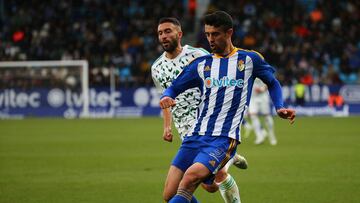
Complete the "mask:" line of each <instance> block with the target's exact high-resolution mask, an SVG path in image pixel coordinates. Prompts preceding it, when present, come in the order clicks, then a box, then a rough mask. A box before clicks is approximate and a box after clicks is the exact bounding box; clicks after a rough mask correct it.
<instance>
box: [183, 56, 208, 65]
mask: <svg viewBox="0 0 360 203" xmlns="http://www.w3.org/2000/svg"><path fill="white" fill-rule="evenodd" d="M212 57H213V56H212V55H211V54H207V55H204V56H199V57H197V58H196V59H194V60H192V61H190V63H189V66H190V65H197V64H199V63H201V62H203V61H205V60H207V59H210V58H212Z"/></svg>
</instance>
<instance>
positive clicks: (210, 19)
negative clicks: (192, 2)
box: [204, 11, 233, 31]
mask: <svg viewBox="0 0 360 203" xmlns="http://www.w3.org/2000/svg"><path fill="white" fill-rule="evenodd" d="M204 23H205V25H211V26H214V27H222V29H223V30H224V31H227V30H229V29H230V28H233V20H232V18H231V16H230V15H229V14H228V13H226V12H225V11H215V12H214V13H211V14H208V15H206V16H205V18H204Z"/></svg>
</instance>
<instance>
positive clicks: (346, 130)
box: [0, 117, 360, 203]
mask: <svg viewBox="0 0 360 203" xmlns="http://www.w3.org/2000/svg"><path fill="white" fill-rule="evenodd" d="M275 127H276V133H277V136H278V140H279V144H278V145H277V146H275V147H272V146H270V145H269V144H264V145H261V146H255V145H253V141H254V136H253V135H252V136H251V137H249V138H248V139H244V140H243V143H242V144H241V145H239V146H238V152H240V153H241V154H243V155H245V156H246V157H247V159H248V162H249V168H248V169H247V170H238V169H237V168H234V167H232V168H231V169H230V173H231V174H232V175H233V176H234V177H235V179H236V181H237V183H238V185H239V187H240V192H241V197H242V202H244V203H271V202H273V203H283V202H284V203H297V202H304V203H332V202H339V203H343V202H346V203H350V202H354V203H355V202H360V117H350V118H327V117H319V118H297V120H296V123H295V124H294V125H289V124H288V122H287V121H281V120H279V119H276V120H275ZM161 136H162V120H161V118H142V119H104V120H61V119H26V120H0V203H70V202H74V203H75V202H76V203H81V202H84V203H115V202H117V203H159V202H162V188H163V182H164V180H165V177H166V173H167V169H168V167H169V164H170V162H171V159H172V157H173V156H174V154H175V153H176V150H177V148H178V146H179V144H180V142H179V139H177V137H175V138H176V139H175V141H174V142H173V143H167V142H164V141H162V138H161ZM196 196H197V197H198V199H199V200H200V202H202V203H221V202H223V201H222V199H221V197H220V194H219V193H214V194H209V193H206V192H204V190H203V189H201V188H198V190H197V192H196Z"/></svg>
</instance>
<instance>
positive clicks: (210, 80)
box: [163, 48, 283, 141]
mask: <svg viewBox="0 0 360 203" xmlns="http://www.w3.org/2000/svg"><path fill="white" fill-rule="evenodd" d="M274 72H275V70H274V69H273V68H272V67H271V66H270V65H269V64H268V63H266V62H265V60H264V59H263V57H262V56H261V55H260V54H258V53H257V52H254V51H248V50H243V49H238V48H235V49H234V50H233V51H232V52H231V53H230V54H229V55H228V56H226V57H221V56H218V55H216V54H211V55H207V56H203V57H199V58H197V59H195V60H194V61H193V62H192V63H190V64H189V65H188V66H187V67H185V68H184V70H183V72H182V73H181V74H180V75H179V76H178V77H177V78H176V79H175V80H174V81H173V83H172V85H171V86H170V87H169V88H168V89H166V90H165V92H164V93H163V97H164V96H169V97H171V98H175V97H176V96H177V95H178V94H180V93H181V92H183V91H185V90H186V89H189V88H193V87H199V88H200V89H201V90H202V93H203V94H202V102H201V104H200V106H199V107H198V116H197V121H196V122H195V123H194V125H193V126H192V129H191V130H190V131H189V133H188V134H187V136H193V135H206V136H227V137H231V138H233V139H236V140H238V141H241V136H240V128H241V125H240V123H241V122H242V119H243V117H244V113H245V110H246V108H247V106H248V104H249V101H250V97H251V90H252V86H253V83H254V80H255V78H260V79H261V80H262V81H263V82H264V83H265V84H266V85H267V86H268V88H269V92H270V96H271V98H272V100H273V103H274V106H275V108H276V109H279V108H282V107H283V101H282V94H281V87H280V84H279V82H278V81H277V80H276V78H275V77H274V75H273V73H274Z"/></svg>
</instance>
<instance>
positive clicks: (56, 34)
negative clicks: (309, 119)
mask: <svg viewBox="0 0 360 203" xmlns="http://www.w3.org/2000/svg"><path fill="white" fill-rule="evenodd" d="M215 10H225V11H227V12H229V13H230V14H231V15H232V17H233V19H234V22H235V34H234V42H235V45H237V46H238V47H241V48H245V49H254V50H257V51H259V52H260V53H262V54H263V55H264V56H265V58H266V60H267V61H268V62H269V63H270V64H272V65H274V66H275V67H276V69H277V74H278V75H277V77H278V78H279V79H280V81H281V83H282V84H283V85H290V84H297V82H298V81H299V82H300V83H301V84H305V85H311V84H354V83H357V84H359V83H360V80H359V74H360V70H359V69H360V40H359V38H360V29H359V25H360V24H359V22H360V2H359V1H357V0H349V1H336V0H328V1H325V0H278V1H266V0H262V1H261V0H251V1H250V0H244V1H215V0H211V1H210V0H198V1H195V0H185V1H169V0H155V1H145V0H131V1H130V0H120V1H118V0H74V1H65V0H48V1H40V0H32V1H22V0H12V1H6V0H0V28H1V29H0V59H1V61H17V60H66V59H67V60H69V59H86V60H88V61H89V63H90V71H89V72H90V84H91V85H92V86H109V83H110V75H111V74H112V73H114V74H115V75H116V78H115V80H116V81H115V83H116V86H117V87H134V86H140V85H141V86H143V85H152V81H151V77H150V66H151V64H152V62H153V61H155V60H156V58H157V57H158V56H159V55H160V54H161V53H162V49H161V47H160V46H159V45H158V43H157V35H156V28H157V21H158V19H159V18H161V17H164V16H174V17H177V18H179V19H180V20H181V22H182V25H183V31H184V33H185V39H184V41H185V42H186V43H189V44H192V45H197V46H203V47H204V48H208V44H207V41H206V39H205V38H204V35H203V33H202V25H201V24H200V23H198V22H200V21H201V17H202V15H203V13H204V12H212V11H215ZM200 11H202V12H203V13H201V12H200ZM36 71H38V72H36ZM48 71H49V70H45V71H42V70H33V72H32V73H31V74H32V75H36V76H38V77H41V76H45V75H47V74H48V73H47V72H48ZM30 72H31V70H29V74H30ZM58 72H61V70H58ZM0 74H1V78H2V80H3V79H4V80H3V83H5V82H4V81H5V80H9V78H11V74H10V73H7V72H6V71H2V72H1V73H0ZM58 74H59V73H51V74H50V75H58ZM66 74H67V75H63V76H61V77H62V78H61V79H63V78H67V77H68V76H69V74H70V73H69V71H68V72H67V73H66ZM20 75H21V74H20ZM24 77H26V76H25V75H24ZM54 77H55V76H54ZM54 81H56V80H54ZM68 83H70V84H71V83H74V81H73V79H68ZM75 83H76V81H75ZM5 84H6V83H5Z"/></svg>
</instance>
